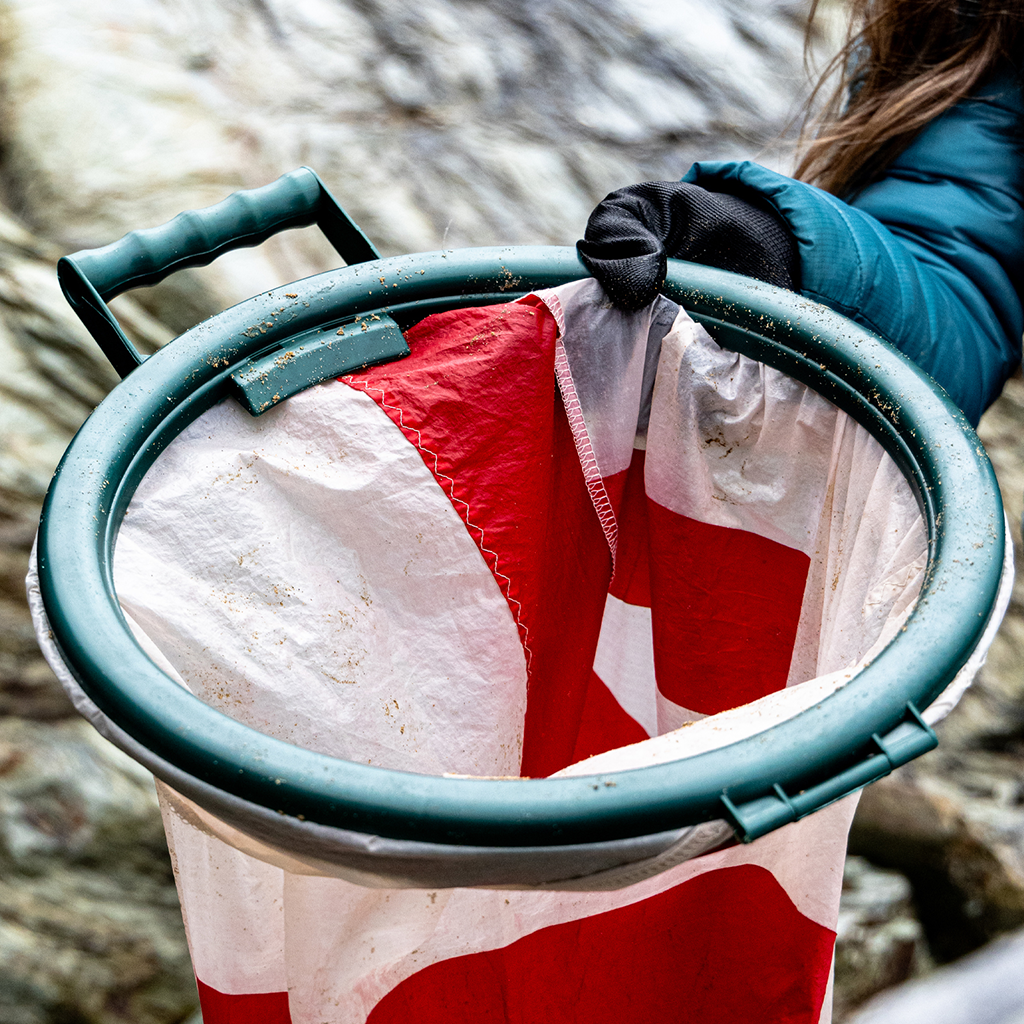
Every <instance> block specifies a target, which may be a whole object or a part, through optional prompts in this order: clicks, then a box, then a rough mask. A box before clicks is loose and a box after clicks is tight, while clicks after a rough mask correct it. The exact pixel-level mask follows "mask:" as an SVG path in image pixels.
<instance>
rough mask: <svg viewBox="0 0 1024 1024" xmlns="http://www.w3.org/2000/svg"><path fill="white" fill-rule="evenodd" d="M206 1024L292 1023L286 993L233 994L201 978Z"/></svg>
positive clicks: (202, 1006) (200, 985)
mask: <svg viewBox="0 0 1024 1024" xmlns="http://www.w3.org/2000/svg"><path fill="white" fill-rule="evenodd" d="M196 984H197V985H198V986H199V1008H200V1009H201V1010H202V1011H203V1024H292V1015H291V1013H289V1011H288V993H287V992H261V993H259V994H258V995H241V996H232V995H228V994H226V993H225V992H218V991H217V990H216V989H215V988H210V986H209V985H204V984H203V983H202V982H201V981H200V980H199V979H198V978H196Z"/></svg>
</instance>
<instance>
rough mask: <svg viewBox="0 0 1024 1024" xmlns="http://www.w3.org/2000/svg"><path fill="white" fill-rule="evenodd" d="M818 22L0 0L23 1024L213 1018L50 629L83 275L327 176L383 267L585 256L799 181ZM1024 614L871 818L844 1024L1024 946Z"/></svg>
mask: <svg viewBox="0 0 1024 1024" xmlns="http://www.w3.org/2000/svg"><path fill="white" fill-rule="evenodd" d="M837 4H838V0H835V3H833V5H832V6H831V7H828V8H827V10H826V12H825V15H826V18H825V21H824V23H823V28H822V30H821V32H820V33H819V35H818V36H817V38H816V47H817V52H818V53H819V55H823V54H827V53H828V52H829V51H830V48H831V47H832V46H834V44H835V37H834V31H833V28H834V25H835V24H836V23H837V20H838V17H839V14H840V13H841V12H840V11H839V9H838V7H837ZM805 16H806V0H514V2H513V0H387V2H385V0H116V2H115V0H0V1024H122V1022H124V1024H127V1022H133V1024H178V1022H183V1021H193V1022H194V1021H195V1018H194V1017H193V1015H194V1014H195V1012H196V1005H197V1001H196V995H195V986H194V982H193V981H192V977H191V972H190V969H189V963H188V955H187V950H186V948H185V941H184V935H183V931H182V926H181V918H180V914H179V912H178V909H177V901H176V897H175V893H174V886H173V880H172V877H171V872H170V867H169V864H168V860H167V853H166V848H165V847H164V844H163V838H162V831H161V828H160V822H159V815H158V812H157V807H156V799H155V795H154V793H153V789H152V785H151V782H150V781H149V779H148V778H147V777H146V775H145V773H143V772H141V771H140V770H139V769H138V768H137V767H136V766H135V765H134V764H133V763H132V762H131V761H129V760H128V759H126V758H125V757H123V756H122V755H121V754H120V753H118V752H117V751H116V750H114V749H112V748H111V747H110V746H109V745H107V744H106V743H104V742H103V741H102V740H100V739H99V737H98V736H96V735H95V734H94V733H93V732H92V730H91V729H90V728H89V727H88V726H86V725H85V724H84V723H83V722H81V721H79V720H78V719H77V718H76V717H75V715H74V713H73V711H72V709H71V707H70V706H69V704H68V702H67V701H66V699H65V698H64V696H63V694H62V693H61V691H60V689H59V687H58V686H57V685H56V682H55V680H54V678H53V676H52V674H51V673H50V671H49V669H48V668H47V667H46V665H45V663H44V662H43V661H42V659H41V657H40V656H39V654H38V652H37V651H36V648H35V643H34V640H33V636H32V629H31V624H30V621H29V617H28V612H27V609H26V607H25V601H24V596H23V592H24V588H23V579H24V575H25V570H26V564H27V559H28V553H29V550H30V547H31V543H32V537H33V535H34V532H35V524H36V521H37V519H38V514H39V507H40V503H41V501H42V497H43V494H44V491H45V488H46V486H47V483H48V481H49V479H50V476H51V474H52V472H53V469H54V467H55V465H56V463H57V461H58V459H59V457H60V455H61V452H62V451H63V449H64V447H65V446H66V444H67V442H68V441H69V440H70V438H71V436H72V434H73V433H74V431H75V429H76V428H77V426H78V425H79V423H80V422H81V421H82V420H83V419H84V418H85V416H86V415H88V412H89V410H90V409H91V408H92V407H93V406H94V405H95V404H96V402H98V401H99V400H100V399H101V398H102V396H103V395H104V394H105V393H106V391H107V390H109V388H110V387H112V386H113V384H114V383H115V382H116V378H115V376H114V374H113V372H112V371H111V370H110V369H109V367H107V365H106V363H105V361H104V360H103V358H102V357H101V356H100V355H99V353H98V351H97V349H96V347H95V345H94V344H93V342H92V341H91V340H90V339H89V338H88V336H87V335H86V334H85V333H84V331H83V329H82V328H81V327H80V326H79V324H78V322H77V320H76V319H75V318H74V316H73V315H72V314H71V312H70V310H69V309H68V308H67V306H66V304H65V303H64V300H63V298H62V297H61V295H60V293H59V290H58V289H57V286H56V281H55V277H54V265H55V262H56V260H57V258H58V257H59V256H60V255H61V254H62V253H65V252H70V251H73V250H75V249H79V248H83V247H89V246H96V245H102V244H105V243H107V242H109V241H112V240H114V239H115V238H117V237H119V236H120V235H122V234H123V233H124V232H126V231H128V230H130V229H132V228H138V227H145V226H151V225H154V224H158V223H161V222H163V221H165V220H167V219H169V218H170V217H172V216H174V215H175V214H176V213H178V212H179V211H181V210H183V209H188V208H195V207H200V206H206V205H209V204H211V203H214V202H216V201H218V200H220V199H222V198H224V197H225V196H226V195H227V194H228V193H230V192H232V191H235V190H237V189H239V188H251V187H255V186H258V185H262V184H265V183H266V182H269V181H271V180H272V179H274V178H275V177H277V176H278V175H279V174H281V173H283V172H285V171H287V170H291V169H292V168H294V167H296V166H298V165H300V164H308V165H310V166H312V167H314V168H315V169H316V170H317V171H318V172H319V173H320V174H321V175H322V177H323V178H324V179H325V180H326V182H327V184H328V186H329V187H330V188H331V190H332V191H333V192H334V193H335V195H336V196H337V197H338V198H339V199H340V200H341V202H342V204H343V205H344V206H345V207H346V208H347V209H348V210H349V211H350V212H351V213H352V214H353V216H354V217H355V219H356V220H357V221H358V222H359V223H360V224H361V226H362V227H363V228H364V230H365V231H366V232H367V234H368V235H369V236H370V237H371V238H372V239H373V240H374V241H375V242H376V243H377V245H378V247H379V248H380V249H381V251H382V252H383V253H384V254H385V255H389V254H395V253H401V252H407V251H416V250H429V249H436V248H442V247H459V246H465V245H488V244H498V243H529V242H541V243H558V244H571V243H572V242H573V241H575V239H576V238H577V237H579V236H580V235H581V233H582V230H583V226H584V224H585V223H586V218H587V215H588V213H589V211H590V209H591V208H592V206H593V205H594V203H595V202H596V201H597V200H599V199H600V198H601V197H602V196H603V195H604V194H605V193H606V192H608V191H609V190H611V189H613V188H616V187H618V186H620V185H624V184H628V183H630V182H634V181H639V180H644V179H649V178H678V177H679V176H680V175H681V174H682V172H683V171H684V170H685V169H686V168H687V167H688V166H689V164H690V163H691V162H692V161H694V160H697V159H716V158H723V157H752V158H756V159H760V160H761V161H762V162H767V163H769V164H770V165H772V166H775V167H778V168H780V169H783V170H785V169H788V166H789V160H790V156H791V140H792V134H793V133H792V120H793V118H794V116H795V115H796V114H797V112H798V110H799V108H800V105H801V102H802V101H803V99H804V98H805V97H806V95H807V93H808V91H809V84H808V77H807V73H806V71H805V68H804V63H803V52H802V42H803V39H802V36H803V21H804V18H805ZM336 262H337V260H336V257H334V256H333V254H332V252H331V251H330V249H329V247H328V246H327V245H326V243H324V242H323V240H322V239H321V238H319V236H318V235H317V233H316V231H315V230H313V229H307V230H305V231H300V232H291V233H289V234H287V235H284V236H280V237H279V238H277V239H274V240H272V241H271V242H269V243H267V244H265V245H264V246H262V247H260V248H259V249H255V250H247V251H244V252H240V253H233V254H230V255H229V256H227V257H225V258H223V259H222V260H220V261H218V263H217V264H216V265H215V266H213V267H211V268H207V269H205V270H197V271H187V272H184V273H182V274H178V275H176V276H175V277H173V278H171V279H170V280H168V281H167V282H165V283H163V284H161V285H159V286H157V287H155V288H150V289H141V290H138V291H136V292H133V293H131V295H130V296H125V297H122V298H120V299H118V300H116V301H115V306H116V308H117V312H118V315H119V316H120V317H121V319H122V322H123V323H124V324H125V326H126V329H127V331H128V333H129V334H130V335H131V336H132V337H133V339H134V340H135V341H136V343H137V344H138V345H139V347H140V348H141V349H143V350H144V351H152V350H154V349H155V348H157V347H159V346H160V345H162V344H164V343H166V342H167V341H168V340H169V339H170V338H172V337H173V336H174V335H175V334H177V333H179V332H180V331H181V330H183V329H184V328H185V327H187V326H190V325H191V324H192V323H195V322H196V321H198V320H200V319H202V318H204V317H205V316H207V315H209V314H211V313H213V312H216V311H217V310H219V309H221V308H223V307H224V306H226V305H229V304H231V303H233V302H236V301H239V300H240V299H243V298H246V297H248V296H249V295H252V294H254V293H255V292H258V291H261V290H263V289H265V288H267V287H270V286H272V285H274V284H278V283H282V282H284V281H288V280H293V279H295V278H298V277H302V276H306V275H308V274H311V273H316V272H318V271H320V270H324V269H327V268H329V267H331V266H334V265H335V264H336ZM1022 424H1024V383H1022V382H1021V381H1020V380H1015V381H1012V382H1011V384H1010V386H1009V387H1008V388H1007V392H1006V394H1005V395H1004V397H1003V398H1002V399H1001V400H1000V402H999V403H998V405H997V406H996V407H995V408H994V409H993V410H992V411H991V412H990V413H989V414H988V416H987V417H986V419H985V421H984V423H983V427H982V435H983V438H984V440H985V443H986V445H987V446H988V447H989V450H990V452H991V454H992V456H993V459H994V461H995V463H996V467H997V470H998V472H999V474H1000V479H1001V482H1002V484H1003V487H1004V496H1005V499H1006V502H1007V507H1008V509H1009V512H1010V518H1011V522H1012V523H1013V524H1014V530H1015V535H1017V536H1018V539H1019V531H1017V524H1018V523H1019V521H1020V515H1021V494H1022V491H1024V460H1022V459H1021V458H1020V457H1019V456H1018V454H1017V450H1018V447H1017V439H1018V438H1019V436H1020V433H1021V425H1022ZM1022 599H1024V593H1018V594H1016V595H1015V598H1014V603H1013V606H1012V608H1011V612H1010V616H1009V617H1008V619H1007V622H1006V624H1005V626H1004V627H1003V630H1002V633H1001V634H1000V636H999V638H998V639H997V641H996V644H995V646H994V647H993V650H992V654H991V657H990V660H989V664H988V666H987V667H986V669H985V671H984V674H983V676H982V678H981V679H980V681H979V683H978V684H977V685H976V687H975V688H974V690H973V691H971V693H969V694H968V696H967V698H966V699H965V700H964V702H963V703H962V705H961V706H960V708H958V710H957V712H956V713H955V714H954V715H952V716H951V717H950V718H949V719H948V721H947V722H946V723H945V724H944V726H943V729H942V731H943V745H942V747H941V748H940V750H939V751H937V752H935V753H933V754H930V755H928V756H927V757H925V758H923V759H921V760H920V761H918V762H915V763H914V764H913V765H912V766H910V767H908V768H905V769H903V770H901V771H900V772H898V773H896V774H895V775H894V776H892V777H891V778H889V779H886V780H884V781H883V782H881V783H879V784H877V785H876V786H874V787H872V789H870V790H869V791H868V792H867V793H866V794H865V797H864V799H863V801H862V805H861V811H860V813H859V814H858V818H857V822H856V825H855V828H854V834H853V839H852V850H851V853H852V854H853V856H851V858H850V860H849V862H848V868H847V872H846V881H845V892H844V900H843V910H842V914H841V918H840V925H839V942H838V946H837V954H836V993H837V994H836V1020H837V1021H845V1020H850V1019H853V1015H855V1014H857V1013H861V1014H868V1015H869V1016H866V1017H863V1020H865V1021H868V1020H870V1021H871V1022H872V1024H878V1022H881V1021H889V1020H892V1021H896V1020H901V1021H910V1020H911V1019H914V1020H916V1019H917V1018H912V1017H911V1013H912V1012H913V1011H912V1010H908V1009H907V1006H908V1005H910V1004H907V1003H904V1004H902V1008H900V1007H899V1006H897V1009H896V1010H895V1011H893V1010H892V1009H891V1007H890V1008H888V1009H887V1008H886V1006H884V1005H881V1004H876V1003H874V1002H872V1001H871V997H872V996H874V995H875V994H876V993H878V992H881V991H882V990H884V989H889V988H891V986H894V985H899V984H900V983H901V982H905V981H906V980H907V979H913V978H916V979H918V980H917V981H912V982H911V983H910V987H909V988H906V989H904V990H897V991H900V992H902V993H903V995H901V996H900V998H904V1000H906V999H911V1000H913V999H918V1002H919V1003H920V999H921V998H922V997H921V996H920V995H919V993H920V992H924V993H925V997H923V998H934V995H928V993H930V992H931V993H934V992H936V991H944V990H943V989H941V985H943V984H945V985H946V986H947V988H948V986H949V985H954V987H958V988H963V986H964V985H965V984H969V982H964V981H962V976H969V977H971V978H974V977H977V978H980V979H982V980H981V981H978V982H977V984H978V985H979V986H980V987H979V991H983V990H985V989H986V988H987V989H988V990H991V988H992V978H993V977H995V975H994V974H993V971H994V970H996V968H994V967H992V966H991V964H992V963H996V964H997V965H998V964H1002V963H1003V962H1004V961H1005V959H1006V956H1007V955H1008V954H1007V953H1006V950H1007V949H1010V950H1011V951H1012V950H1014V949H1016V948H1017V947H1015V946H1013V945H1012V940H1003V944H1002V945H1000V944H999V943H998V942H997V943H996V944H995V945H994V946H989V945H988V944H989V943H990V942H991V941H992V940H993V939H996V938H997V937H998V936H1000V935H1003V934H1004V933H1007V932H1011V931H1013V930H1014V929H1016V928H1019V927H1024V788H1022V782H1021V779H1022V767H1024V673H1022V671H1021V666H1022V664H1024V658H1022V655H1024V650H1022V648H1024V615H1022V611H1024V606H1022ZM1007 941H1010V943H1011V944H1010V945H1009V946H1007V945H1006V942H1007ZM974 950H981V952H980V953H974V954H973V958H971V957H968V959H966V960H960V958H962V957H964V956H965V955H967V954H971V953H972V951H974ZM979 957H981V958H982V959H980V960H979V959H978V958H979ZM985 957H989V958H990V959H985ZM992 958H994V959H992ZM1000 958H1002V959H1000ZM952 961H958V963H957V965H956V966H955V967H953V968H943V967H942V966H941V965H943V964H946V963H949V962H952ZM978 964H981V967H978V966H977V965H978ZM986 965H987V966H986ZM948 970H960V971H961V972H962V975H960V974H958V975H955V976H953V981H952V982H951V981H949V980H948V975H947V974H946V973H944V972H945V971H948ZM986 971H987V973H986ZM972 972H973V973H972ZM1005 973H1006V972H1005V971H1004V974H1005ZM932 979H937V980H935V981H934V982H933V981H932ZM944 979H946V980H944ZM929 984H932V985H934V986H939V988H931V989H930V988H929V987H928V986H929ZM916 993H917V994H916ZM887 998H890V999H891V998H893V997H892V996H891V995H889V996H888V997H887ZM865 1001H868V1002H865ZM920 1005H921V1006H924V1005H925V1004H923V1003H920ZM975 1005H977V1004H975ZM1021 1005H1024V997H1022V999H1021ZM858 1008H860V1009H858ZM894 1012H895V1013H897V1014H902V1016H892V1014H893V1013H894ZM922 1012H926V1011H922ZM886 1013H888V1014H889V1016H884V1014H886ZM870 1014H875V1015H874V1016H870ZM878 1014H883V1016H878ZM857 1019H858V1020H860V1019H862V1018H860V1017H858V1018H857ZM921 1019H922V1020H923V1019H924V1018H923V1016H922V1017H921ZM965 1019H967V1018H965ZM972 1019H973V1020H975V1021H978V1020H981V1018H980V1017H975V1018H972ZM986 1019H991V1020H992V1021H993V1022H996V1021H1003V1020H1004V1019H1005V1021H1006V1022H1009V1021H1010V1019H1011V1018H1010V1017H1008V1016H1007V1017H1005V1018H1004V1017H997V1016H992V1017H991V1018H986ZM936 1021H937V1018H936V1017H935V1016H934V1015H932V1016H930V1018H929V1024H935V1022H936Z"/></svg>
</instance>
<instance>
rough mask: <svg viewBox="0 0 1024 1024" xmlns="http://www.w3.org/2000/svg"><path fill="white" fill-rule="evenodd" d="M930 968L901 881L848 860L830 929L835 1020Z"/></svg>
mask: <svg viewBox="0 0 1024 1024" xmlns="http://www.w3.org/2000/svg"><path fill="white" fill-rule="evenodd" d="M930 966H931V962H930V958H929V956H928V952H927V948H926V945H925V941H924V933H923V930H922V928H921V924H920V922H919V921H918V920H917V918H916V916H915V914H914V908H913V903H912V890H911V886H910V882H909V881H908V880H907V878H906V877H905V876H904V875H901V874H900V873H899V872H896V871H885V870H882V869H880V868H877V867H875V866H873V865H872V864H870V863H869V862H868V861H866V860H864V859H863V858H861V857H848V858H847V860H846V869H845V871H844V873H843V891H842V895H841V896H840V902H839V922H838V925H837V927H836V951H835V1000H834V1006H835V1009H834V1014H833V1016H834V1019H835V1021H837V1022H838V1021H840V1020H842V1019H843V1018H844V1017H845V1015H846V1014H847V1012H848V1011H849V1010H850V1009H851V1008H853V1007H855V1006H858V1005H859V1004H861V1003H863V1002H864V1001H865V1000H866V999H868V998H869V997H870V996H873V995H875V994H876V993H877V992H881V991H882V990H883V989H887V988H890V987H891V986H893V985H896V984H899V983H900V982H903V981H906V980H907V979H908V978H912V977H916V976H917V975H919V974H922V973H924V972H925V971H926V970H927V969H928V968H929V967H930Z"/></svg>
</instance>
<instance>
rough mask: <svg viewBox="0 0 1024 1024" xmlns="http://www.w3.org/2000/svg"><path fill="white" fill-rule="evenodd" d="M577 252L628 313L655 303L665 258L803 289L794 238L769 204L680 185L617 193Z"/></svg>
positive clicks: (590, 224) (653, 184) (652, 184)
mask: <svg viewBox="0 0 1024 1024" xmlns="http://www.w3.org/2000/svg"><path fill="white" fill-rule="evenodd" d="M576 248H577V250H578V251H579V254H580V256H581V257H582V259H583V262H584V263H585V264H586V265H587V267H588V269H589V270H590V272H591V273H592V274H593V275H594V277H596V278H597V280H598V281H599V282H600V283H601V286H602V287H603V288H604V290H605V292H607V294H608V297H609V298H610V299H611V300H612V302H613V303H614V304H615V305H616V306H618V307H619V308H620V309H624V310H627V311H629V312H632V311H634V310H637V309H641V308H643V307H644V306H646V305H647V304H648V303H649V302H652V301H653V300H654V297H655V296H656V295H657V294H658V291H659V289H660V288H661V286H662V285H663V284H664V283H665V272H666V262H665V261H666V258H667V257H668V256H673V257H677V258H679V259H684V260H690V261H692V262H694V263H704V264H706V265H707V266H711V267H720V268H721V269H722V270H732V271H734V272H736V273H738V274H746V275H747V276H748V277H756V278H758V279H759V280H761V281H767V282H768V283H769V284H774V285H778V286H779V287H781V288H789V289H791V290H793V291H796V290H797V288H798V280H797V279H798V276H799V275H798V269H799V261H798V259H797V248H796V240H795V239H794V238H793V236H792V234H791V233H790V231H789V228H788V227H787V226H786V224H785V222H784V221H783V220H782V218H781V217H780V216H779V215H778V214H777V213H776V212H775V211H774V210H772V209H771V208H770V206H768V204H767V203H763V204H761V203H757V204H755V203H754V202H749V201H747V200H745V199H740V198H738V197H737V196H732V195H727V194H725V193H721V192H709V191H707V189H703V188H701V187H700V186H699V185H691V184H689V183H688V182H683V181H648V182H644V183H642V184H640V185H630V186H629V187H628V188H620V189H619V190H618V191H616V192H612V193H611V194H610V195H608V196H606V197H605V198H604V199H603V200H602V201H601V202H600V203H599V204H598V206H597V208H596V209H595V210H594V212H593V213H592V214H591V215H590V219H589V220H588V221H587V230H586V234H585V237H584V238H582V239H581V240H580V241H578V242H577V243H576Z"/></svg>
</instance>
